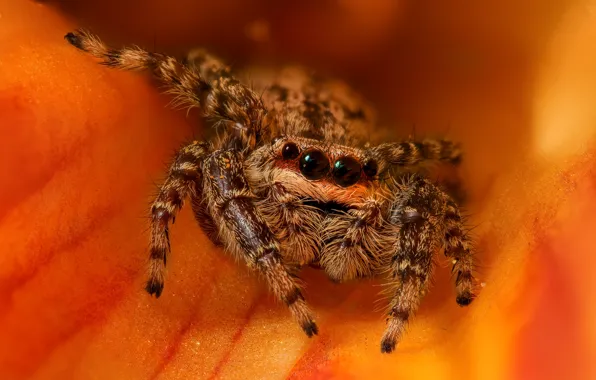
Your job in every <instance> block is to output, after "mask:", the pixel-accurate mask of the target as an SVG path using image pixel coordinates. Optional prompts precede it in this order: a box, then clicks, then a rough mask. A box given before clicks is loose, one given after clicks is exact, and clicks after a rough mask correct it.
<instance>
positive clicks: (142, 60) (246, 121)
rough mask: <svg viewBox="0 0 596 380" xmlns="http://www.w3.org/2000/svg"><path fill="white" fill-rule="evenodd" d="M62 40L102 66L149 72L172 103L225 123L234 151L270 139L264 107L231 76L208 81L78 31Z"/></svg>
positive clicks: (173, 63)
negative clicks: (164, 87)
mask: <svg viewBox="0 0 596 380" xmlns="http://www.w3.org/2000/svg"><path fill="white" fill-rule="evenodd" d="M65 39H66V40H67V41H68V42H69V43H70V44H71V45H73V46H75V47H76V48H78V49H80V50H83V51H85V52H87V53H89V54H91V55H93V56H95V57H97V58H99V59H100V60H101V63H102V64H104V65H106V66H110V67H114V68H119V69H124V70H148V71H150V72H151V73H152V74H153V76H154V77H155V78H157V79H158V80H160V81H161V82H163V83H164V84H165V85H166V87H167V88H168V91H167V92H168V93H171V94H173V95H175V96H176V98H175V101H177V102H178V103H179V104H180V105H185V106H187V107H199V108H201V110H202V112H203V114H204V115H205V116H206V117H207V118H209V119H210V120H212V121H213V122H214V123H215V124H224V125H225V127H226V128H225V129H226V130H227V131H234V133H228V134H227V136H228V138H229V139H228V140H229V141H227V142H225V143H227V144H228V145H229V146H230V147H231V146H234V147H235V148H237V149H245V148H250V149H253V148H254V147H255V146H257V145H258V144H259V143H260V140H261V139H265V140H267V139H268V138H269V134H270V131H269V128H268V126H267V124H266V123H263V120H264V115H265V113H266V112H265V108H264V105H263V102H262V101H261V98H260V97H259V96H258V95H257V94H256V93H255V92H254V91H252V90H251V89H250V88H248V87H246V86H244V85H243V84H241V83H240V82H239V81H238V80H237V79H235V78H233V77H223V78H221V80H218V81H214V82H209V81H208V80H206V79H205V78H203V77H202V76H201V74H200V72H199V70H198V69H197V68H196V67H194V66H192V65H183V64H182V63H180V62H178V61H177V60H176V59H175V58H173V57H168V56H166V55H164V54H160V53H152V52H148V51H145V50H143V49H141V48H139V47H125V48H122V49H112V48H110V47H108V46H107V45H105V44H104V43H103V42H102V41H101V40H100V39H99V38H98V37H96V36H94V35H93V34H91V33H89V32H87V31H84V30H77V31H74V32H71V33H68V34H67V35H66V36H65Z"/></svg>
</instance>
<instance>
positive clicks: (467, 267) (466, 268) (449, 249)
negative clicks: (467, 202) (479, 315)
mask: <svg viewBox="0 0 596 380" xmlns="http://www.w3.org/2000/svg"><path fill="white" fill-rule="evenodd" d="M445 227H446V232H445V255H446V256H447V257H451V258H453V269H452V272H453V273H457V277H456V279H455V289H456V292H457V298H456V302H457V303H458V304H459V305H460V306H468V305H469V304H470V303H471V302H472V301H473V300H474V297H475V295H474V276H473V275H472V270H473V269H474V261H473V259H474V256H473V251H472V243H471V241H470V238H469V236H468V235H467V234H466V233H465V231H464V228H463V222H462V218H461V215H460V213H459V210H458V208H457V205H456V204H455V203H454V202H453V201H451V200H450V201H448V203H447V210H446V213H445Z"/></svg>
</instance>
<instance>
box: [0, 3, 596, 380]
mask: <svg viewBox="0 0 596 380" xmlns="http://www.w3.org/2000/svg"><path fill="white" fill-rule="evenodd" d="M595 6H596V3H595V2H593V1H558V2H554V1H551V2H539V1H529V2H525V3H523V4H518V3H516V2H514V1H500V2H497V1H485V2H482V4H475V3H474V4H471V3H470V2H464V1H456V2H450V3H449V4H448V3H444V4H432V5H431V4H427V3H423V2H415V1H390V0H378V1H368V2H364V1H357V0H335V1H302V2H300V3H293V4H289V2H281V1H265V0H262V1H239V0H235V1H233V0H220V1H218V2H207V1H189V0H179V1H163V0H162V1H157V0H149V1H141V0H121V1H118V2H116V1H86V2H73V1H63V2H59V1H58V2H38V3H36V2H31V1H25V0H0V141H1V142H2V143H1V149H0V181H1V182H0V183H1V185H2V186H0V242H2V245H1V247H0V378H2V379H106V378H110V379H187V378H217V379H227V378H250V379H280V378H296V379H298V378H300V379H303V378H305V379H328V378H337V379H352V378H353V379H357V378H391V379H426V378H432V379H452V378H453V379H455V378H457V379H561V378H578V379H589V378H596V365H594V363H593V360H591V359H590V358H593V357H595V354H596V325H595V324H594V321H595V320H596V304H595V303H594V302H593V301H592V300H593V294H594V291H595V290H596V279H595V276H593V275H592V273H591V268H594V267H596V265H595V264H596V254H595V253H596V252H595V251H596V249H595V248H594V247H595V244H594V243H593V235H592V231H594V230H595V228H596V200H595V199H596V198H595V197H594V195H595V194H596V186H595V185H596V182H595V181H594V179H595V177H594V174H593V169H594V164H595V162H596V161H595V160H594V157H593V149H594V145H593V141H594V136H595V132H596V111H595V110H596V108H595V107H594V106H593V99H594V98H595V95H596V50H594V49H593V46H594V41H596V16H595V15H594V12H593V10H594V9H596V8H595ZM77 27H86V28H89V29H91V30H93V31H94V32H95V33H96V34H98V35H100V36H101V37H102V38H103V39H104V40H105V41H107V42H109V43H110V44H111V45H115V46H120V45H123V44H137V45H140V46H142V47H145V48H147V49H149V50H154V51H161V52H165V53H169V54H175V55H181V54H183V53H184V52H185V51H187V50H188V49H190V48H192V47H194V46H204V47H207V48H209V49H211V50H212V51H214V52H215V53H216V54H218V55H220V56H222V57H224V58H225V59H226V60H227V61H228V62H231V63H233V64H234V67H242V66H243V65H245V64H249V63H250V64H252V63H258V62H265V63H278V64H283V63H300V64H303V65H307V66H310V67H313V68H316V69H318V70H319V71H321V72H323V73H327V74H330V75H333V76H334V77H339V78H343V79H345V80H346V81H347V82H348V83H350V84H351V85H352V86H353V87H355V88H356V89H357V90H359V91H360V92H362V93H363V94H364V95H365V96H366V97H367V98H368V99H370V100H371V101H373V102H374V103H375V104H377V105H378V108H379V111H380V112H381V115H382V121H383V124H385V125H392V126H393V128H394V129H395V133H396V135H397V136H400V137H406V136H408V135H409V134H411V133H412V131H413V130H414V131H415V134H416V135H417V136H420V135H423V136H427V135H428V136H448V137H449V138H452V139H454V140H459V141H461V142H462V144H463V146H464V149H465V154H466V155H465V161H464V164H463V168H462V175H463V177H464V179H465V184H466V189H467V190H468V192H469V196H470V199H469V203H468V205H467V211H468V213H469V214H470V224H471V225H474V226H477V227H476V228H475V229H474V234H475V237H476V239H477V242H478V261H479V268H478V269H479V273H480V277H481V280H482V281H484V282H485V284H486V286H485V287H484V288H483V290H482V293H481V294H480V296H479V297H478V299H477V300H476V301H475V302H474V303H473V304H472V305H471V306H470V307H468V308H459V307H458V306H457V305H456V303H455V292H454V290H453V285H452V280H451V279H450V278H449V270H448V269H447V267H448V263H447V262H446V261H445V260H444V259H443V258H442V257H441V258H440V259H439V263H440V265H439V267H438V268H437V270H436V276H435V286H434V287H433V288H432V289H431V291H430V293H429V294H428V296H427V297H426V298H425V300H424V301H423V303H422V306H421V309H420V311H419V312H418V314H417V316H416V318H415V319H414V320H413V321H412V323H411V324H410V326H409V328H408V330H407V332H406V334H405V336H404V338H403V340H402V342H401V343H400V344H399V345H398V347H397V351H396V352H395V353H393V354H391V355H382V354H381V353H380V352H379V339H380V336H381V334H382V331H383V329H384V322H383V315H382V313H381V312H380V311H379V310H378V309H379V304H378V303H376V302H375V301H376V300H377V299H378V298H379V297H378V293H379V287H378V283H375V282H362V283H356V284H346V285H339V286H338V285H333V284H331V283H329V282H328V281H327V280H326V279H325V278H324V277H323V276H322V275H321V274H320V273H318V272H316V271H312V270H306V271H305V273H304V276H303V277H304V278H305V280H306V283H307V290H306V292H307V294H306V296H307V299H308V300H309V301H310V303H311V305H312V306H313V308H314V310H315V312H316V314H317V317H318V318H317V321H318V325H319V328H320V330H321V333H320V335H319V336H317V337H316V338H313V339H310V340H309V339H308V338H306V337H305V336H304V334H303V333H302V331H300V329H299V328H297V327H296V326H295V325H294V322H293V321H292V320H291V319H290V317H289V314H288V313H287V310H285V308H284V307H283V306H282V305H278V304H276V303H275V302H274V301H273V300H272V297H270V296H269V295H268V293H267V291H266V289H265V287H264V285H263V284H262V283H261V282H259V281H257V280H256V279H255V278H254V276H252V275H251V274H250V273H248V271H247V270H246V269H245V268H244V267H243V266H242V265H236V264H235V263H234V262H233V261H232V260H231V259H230V258H229V257H228V256H226V255H224V254H223V253H222V252H221V251H220V250H218V249H215V248H214V247H213V246H212V245H211V243H210V242H209V241H208V240H207V239H206V238H205V236H204V235H203V234H202V232H200V230H199V229H198V227H197V226H196V224H195V222H194V221H193V219H192V215H191V213H190V212H189V210H186V209H185V210H183V212H182V213H181V215H180V217H179V218H178V219H177V221H176V224H175V226H174V227H173V228H172V234H171V236H172V250H173V254H172V256H171V260H170V261H169V270H168V277H167V280H166V288H165V290H164V294H163V295H162V297H161V298H160V299H159V300H155V299H151V298H149V296H148V295H147V294H146V293H144V292H143V290H142V286H143V280H144V278H145V268H144V265H145V260H146V255H147V251H146V249H147V243H148V233H147V219H146V216H147V209H148V204H149V202H150V200H151V196H152V195H153V194H154V193H155V191H156V187H155V185H156V184H157V183H159V181H160V180H161V179H162V178H163V173H164V169H165V165H166V164H167V162H168V160H169V158H170V157H171V154H172V152H173V151H174V149H175V148H176V147H178V146H179V144H180V143H182V142H183V141H186V140H188V139H191V138H192V137H193V136H201V135H202V126H201V124H200V122H199V121H198V119H197V117H196V114H195V113H191V114H190V116H189V117H186V115H185V113H184V112H176V111H174V110H172V109H171V108H168V107H167V103H168V102H169V99H168V97H167V96H165V95H161V94H159V91H158V90H157V89H155V88H154V87H152V86H151V84H150V82H149V81H148V80H147V78H146V77H145V76H143V75H139V74H133V73H123V72H118V71H114V70H108V69H106V68H104V67H101V66H100V65H98V64H97V63H96V62H94V61H93V60H92V59H90V58H89V57H87V56H85V55H83V54H81V53H79V52H77V51H76V50H75V49H73V48H72V47H71V46H68V44H66V43H65V41H64V40H63V36H64V34H66V33H67V32H68V31H70V30H72V29H74V28H77ZM170 263H171V264H170Z"/></svg>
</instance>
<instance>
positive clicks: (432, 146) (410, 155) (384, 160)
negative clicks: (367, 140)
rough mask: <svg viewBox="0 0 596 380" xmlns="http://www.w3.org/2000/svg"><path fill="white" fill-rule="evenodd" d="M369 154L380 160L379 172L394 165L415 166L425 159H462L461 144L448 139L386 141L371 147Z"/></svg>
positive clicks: (452, 161)
mask: <svg viewBox="0 0 596 380" xmlns="http://www.w3.org/2000/svg"><path fill="white" fill-rule="evenodd" d="M367 155H368V156H370V157H371V158H375V159H377V160H378V162H379V172H380V173H382V172H385V171H386V170H388V169H389V168H390V167H391V166H392V165H396V166H402V167H403V166H414V165H418V164H420V163H422V162H424V161H442V162H447V163H451V164H458V163H459V162H460V161H461V150H460V148H459V144H456V143H454V142H452V141H448V140H431V139H428V140H423V141H419V142H417V141H406V142H398V143H385V144H380V145H377V146H375V147H373V148H370V149H369V150H368V151H367Z"/></svg>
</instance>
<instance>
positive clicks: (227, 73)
mask: <svg viewBox="0 0 596 380" xmlns="http://www.w3.org/2000/svg"><path fill="white" fill-rule="evenodd" d="M184 64H185V65H187V66H190V67H193V68H195V69H197V70H198V71H199V74H200V75H201V76H202V77H203V78H205V80H206V81H207V82H209V83H212V82H215V81H217V80H219V79H221V78H231V77H232V71H231V69H230V67H229V66H228V65H226V64H225V63H224V62H223V61H222V60H221V59H220V58H219V57H216V56H215V55H213V54H211V53H209V51H207V50H206V49H203V48H195V49H192V50H191V51H189V52H188V54H187V55H186V58H185V59H184Z"/></svg>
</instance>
